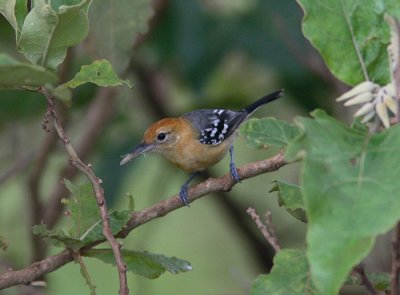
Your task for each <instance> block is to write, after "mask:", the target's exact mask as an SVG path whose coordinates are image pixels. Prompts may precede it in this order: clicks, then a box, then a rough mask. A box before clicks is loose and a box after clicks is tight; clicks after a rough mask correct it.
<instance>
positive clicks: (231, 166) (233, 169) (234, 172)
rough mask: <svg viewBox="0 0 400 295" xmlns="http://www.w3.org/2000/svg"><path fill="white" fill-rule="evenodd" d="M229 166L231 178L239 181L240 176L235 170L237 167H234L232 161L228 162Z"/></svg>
mask: <svg viewBox="0 0 400 295" xmlns="http://www.w3.org/2000/svg"><path fill="white" fill-rule="evenodd" d="M229 168H230V172H231V175H232V178H233V179H234V180H235V181H236V182H240V176H239V174H238V172H237V169H236V166H235V164H234V163H233V162H231V163H230V164H229Z"/></svg>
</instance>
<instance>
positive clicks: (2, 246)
mask: <svg viewBox="0 0 400 295" xmlns="http://www.w3.org/2000/svg"><path fill="white" fill-rule="evenodd" d="M7 248H8V242H7V240H6V238H5V237H3V236H0V250H3V251H6V250H7Z"/></svg>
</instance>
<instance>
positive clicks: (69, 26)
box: [18, 0, 91, 69]
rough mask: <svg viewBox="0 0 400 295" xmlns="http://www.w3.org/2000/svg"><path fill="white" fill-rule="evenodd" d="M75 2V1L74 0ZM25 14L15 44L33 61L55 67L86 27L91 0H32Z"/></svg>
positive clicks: (84, 31)
mask: <svg viewBox="0 0 400 295" xmlns="http://www.w3.org/2000/svg"><path fill="white" fill-rule="evenodd" d="M74 2H77V1H74ZM33 3H34V6H33V8H32V10H31V11H30V12H29V13H28V15H27V16H26V18H25V22H24V25H23V27H22V32H21V37H20V38H19V40H18V48H19V49H20V51H21V52H22V53H23V54H24V55H25V57H26V58H27V59H28V60H29V61H31V62H32V63H34V64H39V65H41V66H43V67H48V68H51V69H55V68H56V67H57V66H58V65H59V64H60V63H61V62H62V61H63V60H64V58H65V55H66V52H67V48H68V47H71V46H74V45H76V44H78V43H80V42H81V41H82V40H83V39H85V38H86V36H87V34H88V30H89V21H88V16H87V14H88V9H89V5H90V3H91V1H90V0H82V1H79V2H78V3H71V1H68V0H63V1H61V0H60V1H52V2H51V5H50V4H48V3H47V2H46V1H44V0H34V1H33Z"/></svg>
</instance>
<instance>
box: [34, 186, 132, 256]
mask: <svg viewBox="0 0 400 295" xmlns="http://www.w3.org/2000/svg"><path fill="white" fill-rule="evenodd" d="M64 182H65V185H66V187H67V188H68V190H70V191H71V193H72V197H71V198H70V199H68V200H64V202H65V203H66V204H67V205H68V206H69V211H68V213H69V217H70V218H71V222H72V226H71V227H70V228H69V230H68V233H65V232H64V231H63V230H47V229H46V227H45V225H36V226H34V228H33V231H34V234H37V235H40V236H42V237H43V238H45V239H46V240H47V241H49V242H50V243H52V244H54V245H56V246H59V247H66V248H70V249H72V250H78V249H79V248H81V247H83V246H85V245H88V244H90V243H93V242H95V241H98V240H103V239H104V235H103V227H102V226H103V223H102V221H101V217H100V214H99V212H98V208H97V204H96V199H95V196H94V193H93V190H92V186H91V185H90V184H89V183H87V184H83V185H80V186H76V185H74V184H72V183H71V182H70V181H68V180H64ZM130 215H131V212H130V211H128V210H123V211H113V212H110V213H109V218H110V227H111V230H112V232H113V234H116V233H118V232H119V231H121V230H122V228H123V227H124V226H125V224H126V223H127V221H128V220H129V218H130Z"/></svg>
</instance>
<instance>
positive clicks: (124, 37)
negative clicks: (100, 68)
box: [89, 0, 153, 75]
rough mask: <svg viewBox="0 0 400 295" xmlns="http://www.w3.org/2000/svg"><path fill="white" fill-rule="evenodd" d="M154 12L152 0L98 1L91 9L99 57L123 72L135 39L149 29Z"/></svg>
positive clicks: (92, 36) (92, 41)
mask: <svg viewBox="0 0 400 295" xmlns="http://www.w3.org/2000/svg"><path fill="white" fill-rule="evenodd" d="M152 14H153V10H152V3H151V1H148V0H119V1H114V0H102V1H94V3H93V5H92V7H91V10H90V23H91V27H90V36H89V38H90V42H89V46H91V51H93V52H95V53H96V58H98V57H100V58H106V59H107V60H109V61H110V62H111V64H112V65H113V67H114V69H115V71H116V73H117V74H118V75H121V74H122V73H123V72H124V71H125V69H126V68H127V66H128V64H129V62H130V60H131V56H132V51H133V45H134V41H135V40H136V38H137V37H138V36H139V34H141V33H144V32H145V31H146V30H147V28H148V21H149V18H150V17H151V16H152Z"/></svg>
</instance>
